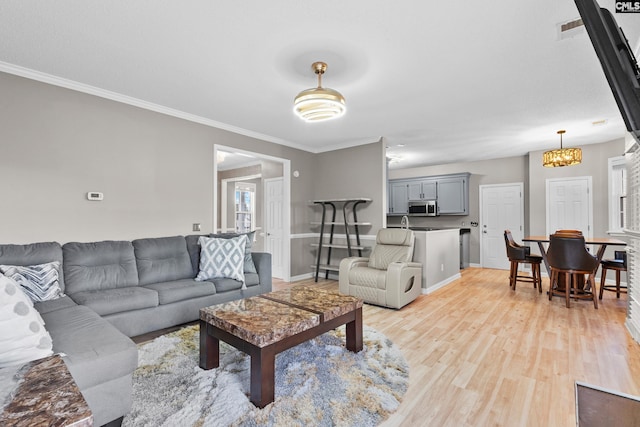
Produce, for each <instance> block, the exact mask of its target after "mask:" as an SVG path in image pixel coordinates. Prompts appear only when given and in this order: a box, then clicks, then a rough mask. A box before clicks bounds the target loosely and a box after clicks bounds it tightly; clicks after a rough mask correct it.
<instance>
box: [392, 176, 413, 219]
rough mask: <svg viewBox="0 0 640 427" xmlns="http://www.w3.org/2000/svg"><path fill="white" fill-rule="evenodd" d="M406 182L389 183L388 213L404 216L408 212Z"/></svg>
mask: <svg viewBox="0 0 640 427" xmlns="http://www.w3.org/2000/svg"><path fill="white" fill-rule="evenodd" d="M408 191H409V189H408V182H407V181H406V180H402V181H389V213H390V214H396V215H405V214H407V213H408V212H409V193H408Z"/></svg>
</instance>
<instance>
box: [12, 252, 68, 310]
mask: <svg viewBox="0 0 640 427" xmlns="http://www.w3.org/2000/svg"><path fill="white" fill-rule="evenodd" d="M59 268H60V262H58V261H53V262H48V263H45V264H38V265H28V266H20V265H0V273H4V275H5V276H7V277H10V278H11V279H13V280H15V281H16V282H17V283H18V284H19V285H20V286H22V288H23V289H22V290H23V291H24V293H25V294H27V296H28V297H29V298H31V301H33V302H40V301H49V300H52V299H57V298H60V297H61V296H64V294H63V293H62V289H61V288H60V282H59V281H58V269H59Z"/></svg>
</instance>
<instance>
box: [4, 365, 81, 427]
mask: <svg viewBox="0 0 640 427" xmlns="http://www.w3.org/2000/svg"><path fill="white" fill-rule="evenodd" d="M0 388H1V389H2V394H0V405H1V407H2V413H0V425H1V426H5V425H6V426H9V425H10V426H16V427H20V426H25V427H26V426H29V427H31V426H73V427H85V426H86V427H90V426H93V415H92V414H91V410H90V409H89V406H88V405H87V402H86V401H85V400H84V397H83V396H82V393H81V392H80V389H79V388H78V386H77V385H76V383H75V381H74V380H73V377H72V376H71V373H69V370H68V369H67V365H66V364H65V363H64V361H63V360H62V357H60V356H59V355H53V356H49V357H45V358H43V359H38V360H34V361H33V362H29V363H27V364H26V365H23V366H21V367H15V368H13V367H9V368H3V369H1V370H0Z"/></svg>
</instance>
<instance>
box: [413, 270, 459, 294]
mask: <svg viewBox="0 0 640 427" xmlns="http://www.w3.org/2000/svg"><path fill="white" fill-rule="evenodd" d="M461 277H462V275H461V274H460V273H457V274H454V275H453V276H451V277H448V278H446V279H445V280H443V281H442V282H438V283H436V284H435V285H433V286H429V287H428V288H426V289H424V288H423V289H422V293H423V294H426V295H428V294H430V293H432V292H435V291H437V290H438V289H440V288H443V287H445V286H447V285H448V284H449V283H451V282H454V281H456V280H458V279H460V278H461Z"/></svg>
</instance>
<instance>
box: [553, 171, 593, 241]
mask: <svg viewBox="0 0 640 427" xmlns="http://www.w3.org/2000/svg"><path fill="white" fill-rule="evenodd" d="M591 193H592V192H591V177H590V176H583V177H572V178H549V179H547V181H546V194H547V214H546V216H547V235H550V234H553V233H555V231H556V230H566V229H569V230H580V231H582V234H583V235H584V236H585V237H593V236H592V230H593V224H592V222H593V200H592V197H591Z"/></svg>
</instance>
